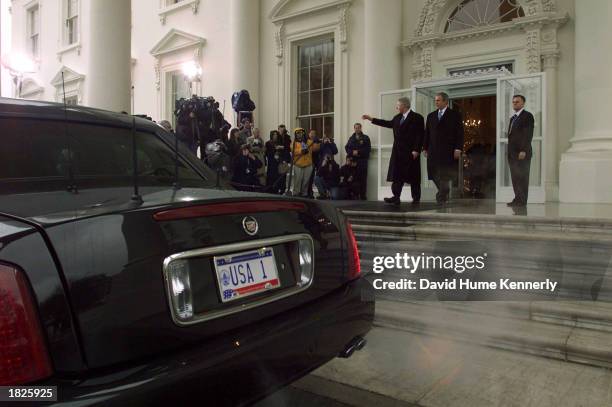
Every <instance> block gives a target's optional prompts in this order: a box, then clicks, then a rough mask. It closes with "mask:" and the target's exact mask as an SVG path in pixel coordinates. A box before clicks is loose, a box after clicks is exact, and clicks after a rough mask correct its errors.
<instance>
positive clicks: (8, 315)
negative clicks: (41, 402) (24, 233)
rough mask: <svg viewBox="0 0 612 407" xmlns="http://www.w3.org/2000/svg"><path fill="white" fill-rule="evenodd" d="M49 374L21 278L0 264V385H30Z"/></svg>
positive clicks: (19, 272) (45, 355) (28, 291)
mask: <svg viewBox="0 0 612 407" xmlns="http://www.w3.org/2000/svg"><path fill="white" fill-rule="evenodd" d="M51 372H52V369H51V362H50V360H49V355H48V354H47V349H46V346H45V342H44V340H43V336H42V330H41V327H40V323H39V320H38V315H37V312H36V309H35V308H34V301H33V298H32V295H31V293H30V290H29V288H28V283H27V281H26V279H25V276H24V275H23V272H21V271H20V270H18V269H16V268H14V267H10V266H6V265H3V264H0V385H2V386H7V385H15V384H25V383H29V382H33V381H35V380H40V379H42V378H45V377H47V376H49V375H51Z"/></svg>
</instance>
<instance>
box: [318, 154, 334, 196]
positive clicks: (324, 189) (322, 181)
mask: <svg viewBox="0 0 612 407" xmlns="http://www.w3.org/2000/svg"><path fill="white" fill-rule="evenodd" d="M314 182H315V185H316V186H317V189H318V190H319V198H320V199H328V198H331V199H338V198H339V194H338V193H339V188H338V186H339V184H340V166H339V165H338V163H337V162H336V161H335V160H334V156H333V155H325V156H324V157H323V161H322V162H321V165H320V166H319V170H318V172H317V175H316V176H315V181H314Z"/></svg>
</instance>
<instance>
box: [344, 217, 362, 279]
mask: <svg viewBox="0 0 612 407" xmlns="http://www.w3.org/2000/svg"><path fill="white" fill-rule="evenodd" d="M346 235H347V237H348V255H349V256H348V257H349V259H348V260H349V261H348V264H349V273H348V276H349V279H350V280H354V279H356V278H359V277H361V262H360V261H359V249H358V248H357V239H355V233H353V228H352V226H351V224H350V223H349V222H347V223H346Z"/></svg>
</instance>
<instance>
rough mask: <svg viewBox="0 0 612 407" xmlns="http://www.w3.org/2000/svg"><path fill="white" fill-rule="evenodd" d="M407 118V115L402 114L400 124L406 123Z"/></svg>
mask: <svg viewBox="0 0 612 407" xmlns="http://www.w3.org/2000/svg"><path fill="white" fill-rule="evenodd" d="M405 119H406V116H404V115H402V118H401V119H400V126H401V125H402V124H404V120H405Z"/></svg>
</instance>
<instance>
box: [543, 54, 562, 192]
mask: <svg viewBox="0 0 612 407" xmlns="http://www.w3.org/2000/svg"><path fill="white" fill-rule="evenodd" d="M558 60H559V53H558V52H556V51H555V52H550V53H545V54H542V62H543V66H544V72H545V73H546V95H545V97H546V110H547V115H546V120H547V122H546V133H547V134H546V137H547V138H546V139H545V140H544V146H543V147H544V149H545V150H544V151H545V154H546V157H547V161H546V168H545V171H546V185H545V187H546V200H547V201H558V200H559V174H558V170H559V158H558V157H559V153H558V151H557V148H558V147H557V145H558V137H559V126H558V107H557V106H558V103H557V95H558V92H557V86H558V85H557V62H558Z"/></svg>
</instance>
